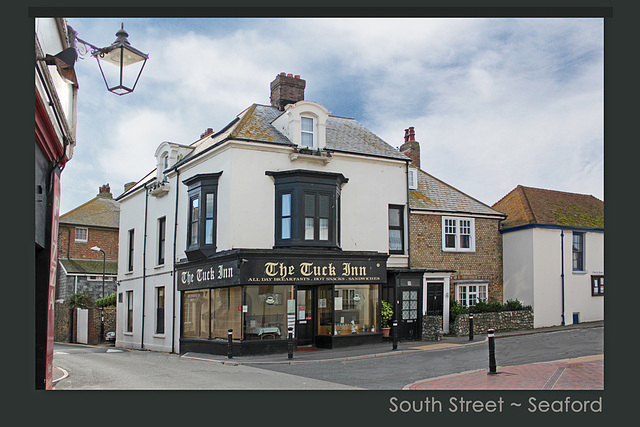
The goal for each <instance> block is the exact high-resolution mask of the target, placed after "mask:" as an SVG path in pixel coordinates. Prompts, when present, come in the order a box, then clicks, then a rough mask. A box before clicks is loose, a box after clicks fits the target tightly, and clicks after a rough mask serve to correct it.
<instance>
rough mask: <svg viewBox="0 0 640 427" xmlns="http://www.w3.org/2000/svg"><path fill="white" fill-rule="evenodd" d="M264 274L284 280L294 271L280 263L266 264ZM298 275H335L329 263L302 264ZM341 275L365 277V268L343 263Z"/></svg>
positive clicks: (334, 270)
mask: <svg viewBox="0 0 640 427" xmlns="http://www.w3.org/2000/svg"><path fill="white" fill-rule="evenodd" d="M264 272H265V274H266V275H267V276H270V277H274V276H279V277H281V278H285V277H289V276H294V275H295V274H296V269H295V266H293V265H284V263H281V262H267V263H265V264H264ZM299 273H300V274H301V275H302V276H304V277H309V276H314V277H335V276H336V275H337V272H336V267H335V266H334V265H333V263H329V265H314V264H313V263H312V262H302V263H300V265H299ZM341 275H342V276H345V277H353V276H366V275H367V267H365V266H356V265H352V264H351V263H350V262H343V263H342V274H341Z"/></svg>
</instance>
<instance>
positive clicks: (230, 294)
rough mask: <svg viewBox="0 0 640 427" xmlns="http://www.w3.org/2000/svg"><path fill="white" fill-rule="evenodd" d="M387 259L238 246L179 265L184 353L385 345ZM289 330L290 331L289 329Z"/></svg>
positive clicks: (376, 255) (365, 254)
mask: <svg viewBox="0 0 640 427" xmlns="http://www.w3.org/2000/svg"><path fill="white" fill-rule="evenodd" d="M387 258H388V255H387V254H383V253H377V252H356V251H341V250H320V249H311V248H309V249H304V250H301V249H285V248H282V249H272V250H260V249H237V250H230V251H225V252H220V253H217V254H215V255H212V256H210V257H208V258H206V259H202V260H197V261H184V262H181V263H178V264H176V281H177V289H178V291H179V292H180V293H181V301H182V304H181V310H180V313H181V314H180V316H181V330H180V351H181V353H186V352H199V353H209V354H224V355H226V354H228V348H229V347H228V346H229V344H228V337H229V330H232V350H233V354H234V355H249V354H267V353H279V352H287V350H288V347H287V345H288V340H287V338H288V334H289V331H290V330H291V332H292V334H293V337H294V339H295V344H296V345H297V346H314V347H318V348H336V347H342V346H349V345H358V344H365V343H376V342H382V334H381V330H380V298H381V295H382V286H383V285H384V284H385V283H386V282H387V268H386V262H387ZM290 328H291V329H290Z"/></svg>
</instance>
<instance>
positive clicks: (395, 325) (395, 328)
mask: <svg viewBox="0 0 640 427" xmlns="http://www.w3.org/2000/svg"><path fill="white" fill-rule="evenodd" d="M392 327H393V349H394V350H397V349H398V321H397V320H394V321H393V325H392Z"/></svg>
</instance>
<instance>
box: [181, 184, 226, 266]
mask: <svg viewBox="0 0 640 427" xmlns="http://www.w3.org/2000/svg"><path fill="white" fill-rule="evenodd" d="M221 174H222V172H218V173H210V174H199V175H195V176H193V177H191V178H188V179H185V180H184V181H182V182H183V183H184V184H186V185H187V186H188V195H189V212H188V219H187V222H188V227H187V250H186V251H185V253H186V255H187V258H188V259H189V260H190V261H192V260H195V259H202V258H205V257H207V256H209V255H211V254H213V253H215V251H216V217H217V215H216V210H217V203H216V200H217V194H218V178H219V177H220V175H221Z"/></svg>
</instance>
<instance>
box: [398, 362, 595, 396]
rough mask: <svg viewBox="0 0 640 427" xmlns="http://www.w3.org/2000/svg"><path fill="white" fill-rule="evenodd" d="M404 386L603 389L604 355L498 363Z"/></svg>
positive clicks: (409, 388)
mask: <svg viewBox="0 0 640 427" xmlns="http://www.w3.org/2000/svg"><path fill="white" fill-rule="evenodd" d="M404 389H405V390H603V389H604V355H602V354H600V355H591V356H583V357H576V358H571V359H563V360H556V361H551V362H539V363H530V364H524V365H513V366H498V368H497V371H496V372H495V373H491V372H489V371H488V370H485V369H481V370H475V371H468V372H461V373H458V374H451V375H446V376H442V377H436V378H429V379H425V380H422V381H417V382H414V383H412V384H409V385H407V386H405V387H404Z"/></svg>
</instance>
